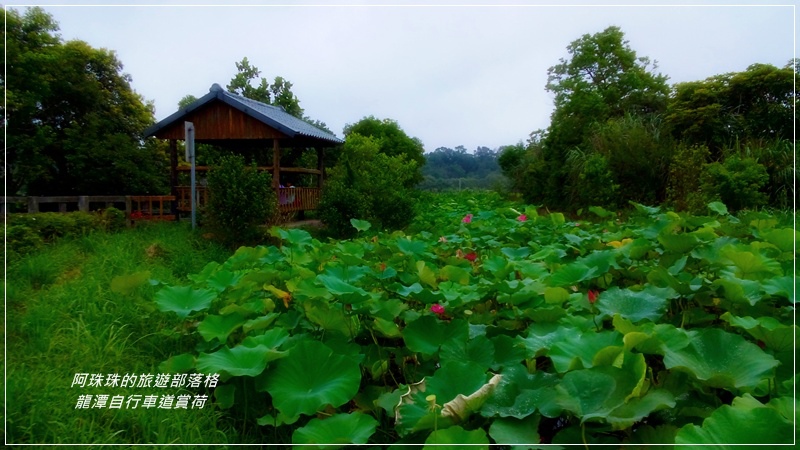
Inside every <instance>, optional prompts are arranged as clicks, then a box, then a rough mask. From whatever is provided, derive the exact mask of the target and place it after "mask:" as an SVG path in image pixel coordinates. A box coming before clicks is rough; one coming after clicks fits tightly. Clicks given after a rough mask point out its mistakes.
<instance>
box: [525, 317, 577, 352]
mask: <svg viewBox="0 0 800 450" xmlns="http://www.w3.org/2000/svg"><path fill="white" fill-rule="evenodd" d="M572 334H574V333H572V332H571V331H570V330H569V328H567V327H563V326H560V325H558V324H555V323H534V324H531V325H530V326H529V327H528V337H526V338H522V337H520V336H517V337H516V341H517V343H518V345H519V346H520V347H521V348H523V349H525V351H526V353H527V357H529V358H532V357H535V356H537V354H538V353H539V352H540V351H542V350H550V348H551V347H552V346H553V345H554V344H555V343H556V342H559V341H562V340H564V339H566V338H567V337H568V336H570V335H572Z"/></svg>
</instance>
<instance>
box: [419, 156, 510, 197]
mask: <svg viewBox="0 0 800 450" xmlns="http://www.w3.org/2000/svg"><path fill="white" fill-rule="evenodd" d="M501 152H503V148H500V149H499V150H497V151H494V150H492V149H490V148H487V147H478V148H477V149H476V150H475V153H468V152H467V149H466V148H464V147H463V146H461V145H459V146H458V147H456V148H455V149H452V148H447V147H439V148H437V149H436V150H434V151H433V152H431V153H426V154H425V165H424V166H422V174H423V176H424V177H425V181H424V182H423V183H422V184H421V185H420V188H421V189H442V188H446V187H450V188H453V187H456V188H457V187H458V186H459V185H462V187H466V188H481V187H482V188H485V189H488V188H491V187H493V185H496V184H500V183H502V182H503V179H502V174H501V173H500V166H499V165H498V163H497V162H498V156H499V155H500V154H501Z"/></svg>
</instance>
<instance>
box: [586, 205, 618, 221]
mask: <svg viewBox="0 0 800 450" xmlns="http://www.w3.org/2000/svg"><path fill="white" fill-rule="evenodd" d="M589 211H590V212H592V213H594V214H595V215H596V216H597V217H599V218H601V219H605V218H606V217H611V216H612V215H614V213H613V212H611V211H608V210H607V209H605V208H603V207H602V206H590V207H589Z"/></svg>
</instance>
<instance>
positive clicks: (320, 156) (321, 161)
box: [317, 147, 325, 189]
mask: <svg viewBox="0 0 800 450" xmlns="http://www.w3.org/2000/svg"><path fill="white" fill-rule="evenodd" d="M317 170H319V176H318V177H317V187H318V188H320V189H322V178H323V174H324V173H325V148H324V147H319V148H318V149H317Z"/></svg>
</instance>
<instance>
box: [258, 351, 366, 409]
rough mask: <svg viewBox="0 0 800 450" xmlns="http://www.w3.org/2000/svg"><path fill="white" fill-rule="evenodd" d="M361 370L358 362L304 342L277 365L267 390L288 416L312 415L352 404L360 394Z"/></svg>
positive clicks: (277, 405) (267, 383) (276, 404)
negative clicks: (328, 408)
mask: <svg viewBox="0 0 800 450" xmlns="http://www.w3.org/2000/svg"><path fill="white" fill-rule="evenodd" d="M360 383H361V369H360V367H359V364H358V362H356V361H354V360H353V359H352V358H349V357H347V356H342V355H338V354H335V353H334V351H333V350H331V349H330V347H328V346H326V345H325V344H323V343H321V342H317V341H302V342H299V343H298V344H297V345H295V346H294V347H292V348H291V349H290V350H289V355H288V356H286V357H285V358H282V359H281V360H279V361H278V362H277V363H276V364H275V369H274V370H271V371H270V373H269V374H268V375H267V380H266V388H267V392H269V393H270V395H271V396H272V402H273V405H274V406H275V407H276V408H278V409H279V410H280V411H281V412H282V413H283V414H285V415H286V416H288V417H295V416H298V415H300V414H307V415H311V414H314V413H316V412H317V411H319V410H320V409H322V408H324V407H325V406H326V405H331V406H333V407H334V408H335V407H338V406H341V405H343V404H345V403H347V402H348V401H350V400H351V399H352V398H353V397H354V396H355V395H356V392H358V387H359V385H360Z"/></svg>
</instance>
